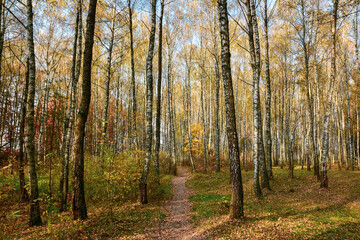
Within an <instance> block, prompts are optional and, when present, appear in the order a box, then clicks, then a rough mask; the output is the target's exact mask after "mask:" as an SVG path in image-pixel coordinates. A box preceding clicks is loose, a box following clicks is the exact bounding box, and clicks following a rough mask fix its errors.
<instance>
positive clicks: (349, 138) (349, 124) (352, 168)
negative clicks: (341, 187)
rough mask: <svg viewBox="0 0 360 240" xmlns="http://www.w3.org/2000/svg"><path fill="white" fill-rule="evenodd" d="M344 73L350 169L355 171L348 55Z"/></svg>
mask: <svg viewBox="0 0 360 240" xmlns="http://www.w3.org/2000/svg"><path fill="white" fill-rule="evenodd" d="M344 71H345V85H346V102H347V105H348V107H347V115H348V117H347V118H348V119H347V120H348V121H347V128H348V149H349V151H348V154H349V155H348V158H349V162H350V169H351V171H354V163H353V161H354V157H353V147H352V139H351V115H350V90H349V79H348V69H347V54H345V60H344Z"/></svg>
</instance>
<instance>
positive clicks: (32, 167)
mask: <svg viewBox="0 0 360 240" xmlns="http://www.w3.org/2000/svg"><path fill="white" fill-rule="evenodd" d="M26 3H27V5H26V8H27V26H26V28H27V47H28V57H29V90H28V98H27V100H28V101H27V107H26V112H27V113H26V133H27V141H26V151H27V156H28V163H29V167H28V169H29V170H28V171H29V186H30V221H29V225H30V226H38V225H41V215H40V204H39V189H38V180H37V174H36V153H35V124H34V116H35V111H34V105H35V84H36V83H35V80H36V65H35V50H34V25H33V6H32V0H27V2H26Z"/></svg>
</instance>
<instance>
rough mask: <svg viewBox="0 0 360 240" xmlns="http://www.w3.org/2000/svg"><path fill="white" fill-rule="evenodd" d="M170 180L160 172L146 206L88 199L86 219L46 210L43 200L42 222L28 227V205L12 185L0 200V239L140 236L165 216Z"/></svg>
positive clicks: (10, 182) (43, 182) (129, 202)
mask: <svg viewBox="0 0 360 240" xmlns="http://www.w3.org/2000/svg"><path fill="white" fill-rule="evenodd" d="M171 179H172V176H170V175H162V177H161V179H160V186H159V187H157V188H150V189H149V198H150V199H149V201H150V204H147V205H140V204H138V203H136V202H135V201H134V200H133V201H128V202H125V203H124V202H121V201H119V202H116V201H112V202H105V201H102V202H100V201H98V200H97V201H91V200H88V201H87V207H88V216H89V218H88V219H87V220H85V221H74V220H73V219H72V215H71V212H65V213H58V212H57V211H46V209H48V208H49V204H48V201H45V199H43V201H42V203H41V205H42V206H41V207H42V211H41V212H42V214H43V215H42V220H43V225H42V226H39V227H32V228H29V227H28V222H27V221H28V204H24V203H18V199H19V196H18V191H17V189H16V188H13V189H11V190H9V191H10V192H8V194H7V195H6V196H4V197H3V198H2V199H0V200H1V201H0V213H1V215H0V239H104V238H105V239H112V238H113V239H119V238H126V237H131V236H134V235H141V234H142V233H144V231H145V229H147V228H149V227H151V226H154V225H155V224H157V223H158V222H159V221H161V220H162V219H164V218H165V216H166V215H165V214H164V211H163V206H162V205H163V204H162V201H163V200H165V199H169V198H170V197H171V195H172V191H171ZM1 180H2V183H4V185H6V186H7V185H12V184H14V183H15V181H14V180H13V179H12V178H8V179H7V180H6V181H5V179H1ZM43 184H44V185H45V184H46V183H45V181H42V179H40V181H39V188H40V189H42V188H46V187H45V186H42V185H43ZM13 186H16V185H13ZM151 189H153V190H152V192H151ZM154 189H155V190H154ZM5 190H7V189H5ZM14 202H15V204H14ZM45 203H47V204H45ZM54 204H55V203H54Z"/></svg>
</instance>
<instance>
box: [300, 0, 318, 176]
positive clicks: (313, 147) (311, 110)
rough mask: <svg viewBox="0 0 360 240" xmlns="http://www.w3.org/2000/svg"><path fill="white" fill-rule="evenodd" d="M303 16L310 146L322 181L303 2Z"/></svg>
mask: <svg viewBox="0 0 360 240" xmlns="http://www.w3.org/2000/svg"><path fill="white" fill-rule="evenodd" d="M301 14H302V39H303V40H302V45H303V46H302V47H303V51H304V63H305V82H306V98H307V103H308V110H309V118H310V144H311V151H312V156H313V160H314V175H315V176H316V177H317V179H318V180H320V171H319V156H318V151H317V144H316V138H315V134H314V132H315V128H314V125H315V123H314V122H315V120H314V100H313V97H312V93H311V86H310V80H309V76H310V72H309V47H308V45H309V44H308V42H307V41H306V32H307V29H306V22H305V19H306V9H305V2H304V0H301Z"/></svg>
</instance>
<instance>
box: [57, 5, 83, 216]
mask: <svg viewBox="0 0 360 240" xmlns="http://www.w3.org/2000/svg"><path fill="white" fill-rule="evenodd" d="M81 55H82V0H78V1H77V16H76V25H75V39H74V47H73V56H72V57H73V59H72V66H71V79H72V80H71V93H70V104H69V108H68V112H67V114H66V117H65V120H64V127H63V128H64V132H63V143H62V151H61V152H62V155H63V160H62V167H61V176H60V187H59V191H60V195H61V199H60V208H59V210H60V212H62V211H66V202H67V194H68V189H69V162H70V148H71V144H70V142H71V137H72V130H73V125H74V120H75V119H74V115H75V109H76V99H77V84H78V81H79V77H80V68H81Z"/></svg>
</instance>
